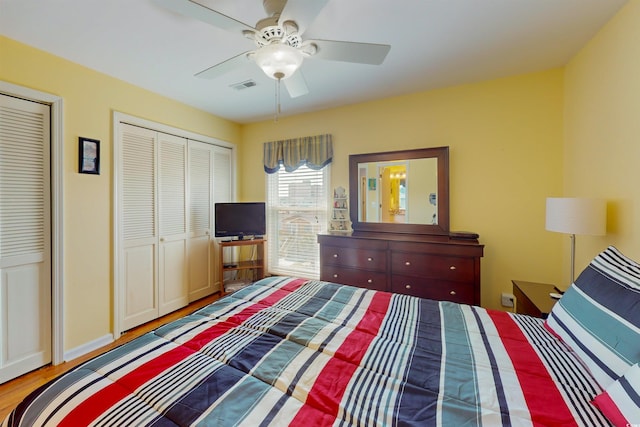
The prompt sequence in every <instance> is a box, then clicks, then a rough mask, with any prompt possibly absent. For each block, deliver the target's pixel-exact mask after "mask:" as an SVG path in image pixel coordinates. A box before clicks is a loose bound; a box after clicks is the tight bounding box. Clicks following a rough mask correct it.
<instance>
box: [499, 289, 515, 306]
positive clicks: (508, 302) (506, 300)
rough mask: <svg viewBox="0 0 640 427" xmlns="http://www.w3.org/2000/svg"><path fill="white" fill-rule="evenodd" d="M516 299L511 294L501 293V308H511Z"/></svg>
mask: <svg viewBox="0 0 640 427" xmlns="http://www.w3.org/2000/svg"><path fill="white" fill-rule="evenodd" d="M515 299H516V297H514V296H513V294H508V293H506V292H503V293H502V306H503V307H513V302H514V301H515Z"/></svg>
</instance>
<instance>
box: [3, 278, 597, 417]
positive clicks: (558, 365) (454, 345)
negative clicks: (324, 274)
mask: <svg viewBox="0 0 640 427" xmlns="http://www.w3.org/2000/svg"><path fill="white" fill-rule="evenodd" d="M599 391H600V389H599V388H598V386H597V385H596V383H595V381H594V380H593V379H592V378H591V377H590V376H589V375H588V374H587V372H586V371H585V369H584V368H583V367H582V365H581V364H580V362H579V361H578V360H577V359H576V358H575V357H574V355H573V354H571V353H570V352H569V351H568V350H567V349H566V348H565V347H564V346H563V345H562V344H560V343H559V342H558V341H557V340H556V339H555V338H554V337H553V336H552V335H551V334H549V333H548V332H547V331H546V330H545V329H544V327H543V326H542V321H541V320H539V319H534V318H529V317H526V316H518V315H513V314H510V313H503V312H498V311H490V310H485V309H482V308H478V307H471V306H467V305H459V304H454V303H449V302H437V301H431V300H423V299H419V298H414V297H410V296H405V295H395V294H389V293H385V292H375V291H368V290H363V289H359V288H354V287H349V286H342V285H337V284H333V283H327V282H319V281H309V280H304V279H295V278H283V277H272V278H268V279H264V280H262V281H260V282H257V283H256V284H254V285H252V286H250V287H247V288H245V289H243V290H241V291H238V292H236V293H234V294H232V295H230V296H228V297H226V298H223V299H221V300H219V301H216V302H215V303H213V304H211V305H209V306H207V307H205V308H203V309H201V310H199V311H197V312H196V313H194V314H192V315H190V316H186V317H184V318H182V319H180V320H178V321H175V322H173V323H170V324H168V325H166V326H163V327H160V328H159V329H157V330H155V331H153V332H150V333H148V334H146V335H144V336H142V337H140V338H138V339H136V340H134V341H131V342H130V343H128V344H125V345H123V346H121V347H118V348H117V349H115V350H112V351H111V352H108V353H105V354H104V355H101V356H99V357H97V358H95V359H92V360H91V361H89V362H87V363H85V364H83V365H81V366H79V367H77V368H76V369H74V370H73V371H70V372H68V373H67V374H65V375H63V376H61V377H60V378H58V379H56V380H55V381H53V382H52V383H50V384H49V385H48V386H46V387H44V388H42V389H40V390H38V391H37V392H36V393H34V394H33V395H32V396H30V397H29V398H27V399H26V400H25V401H24V402H23V403H22V404H21V405H20V406H18V408H16V410H14V412H13V413H12V414H11V415H9V417H8V418H7V419H5V420H4V424H3V425H4V426H18V425H20V426H34V425H35V426H53V425H59V426H73V427H77V426H85V425H95V426H142V425H158V426H177V425H180V426H182V425H207V426H223V427H227V426H235V425H242V426H252V427H254V426H284V425H302V426H305V427H311V426H396V425H397V426H438V425H442V426H456V427H459V426H476V425H483V426H501V425H504V426H509V425H513V426H528V425H539V426H570V425H586V426H594V425H608V423H607V421H606V420H605V419H604V418H603V417H602V415H600V413H599V412H598V410H597V409H595V408H594V407H593V406H592V405H591V404H590V403H589V401H590V400H591V399H592V398H593V397H594V396H595V395H596V394H597V393H598V392H599Z"/></svg>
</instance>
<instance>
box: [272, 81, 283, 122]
mask: <svg viewBox="0 0 640 427" xmlns="http://www.w3.org/2000/svg"><path fill="white" fill-rule="evenodd" d="M273 77H275V78H276V116H275V118H274V120H273V121H274V122H276V123H277V122H278V116H280V112H281V109H280V80H282V78H283V77H284V74H282V73H275V74H274V75H273Z"/></svg>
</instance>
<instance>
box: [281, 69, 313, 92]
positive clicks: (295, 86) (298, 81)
mask: <svg viewBox="0 0 640 427" xmlns="http://www.w3.org/2000/svg"><path fill="white" fill-rule="evenodd" d="M282 83H284V85H285V87H286V88H287V92H289V96H290V97H291V98H297V97H299V96H302V95H306V94H308V93H309V88H308V87H307V82H306V81H305V80H304V75H302V70H298V71H296V72H295V73H293V74H292V75H291V76H290V77H288V78H286V79H284V80H282Z"/></svg>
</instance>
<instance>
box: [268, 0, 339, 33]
mask: <svg viewBox="0 0 640 427" xmlns="http://www.w3.org/2000/svg"><path fill="white" fill-rule="evenodd" d="M328 2H329V0H289V1H288V2H287V4H286V6H285V7H284V10H283V11H282V13H281V14H280V19H279V20H278V23H279V24H280V25H282V23H283V22H285V21H294V22H295V23H296V24H298V34H302V33H304V32H305V30H306V29H307V28H308V27H309V25H311V23H312V22H313V21H314V20H315V19H316V16H318V14H319V13H320V11H321V10H322V9H323V8H324V7H325V5H326V4H327V3H328Z"/></svg>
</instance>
